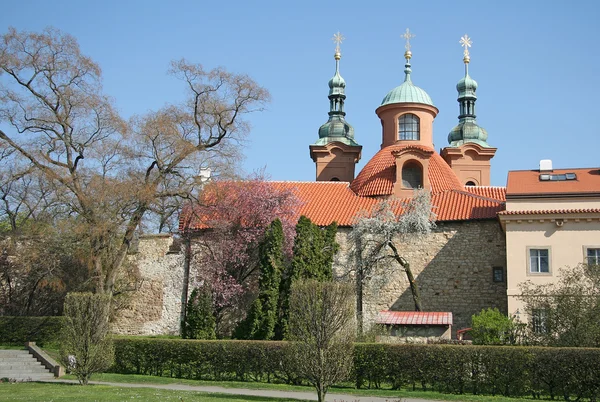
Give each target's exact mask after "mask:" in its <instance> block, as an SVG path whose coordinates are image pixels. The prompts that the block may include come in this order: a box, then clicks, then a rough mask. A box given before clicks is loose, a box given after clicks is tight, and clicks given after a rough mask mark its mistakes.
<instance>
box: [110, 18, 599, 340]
mask: <svg viewBox="0 0 600 402" xmlns="http://www.w3.org/2000/svg"><path fill="white" fill-rule="evenodd" d="M412 36H413V35H411V33H410V32H409V31H408V29H407V31H406V33H405V34H404V35H403V37H404V38H405V39H406V40H407V44H406V52H405V53H404V57H405V60H406V64H405V69H404V81H403V82H402V84H401V85H399V86H397V87H395V88H393V89H391V90H390V91H389V92H388V93H387V94H385V96H384V97H383V100H382V102H381V104H380V105H378V106H377V107H376V108H375V112H376V114H377V116H378V117H379V119H380V121H381V148H380V149H379V151H378V152H377V153H375V155H374V156H373V157H372V158H371V160H369V161H368V162H367V163H366V164H365V166H364V167H363V168H362V170H361V171H360V172H358V174H357V172H356V170H355V166H356V164H357V163H358V161H359V160H360V158H361V151H362V146H361V145H360V143H359V142H360V141H359V140H360V135H355V132H354V128H353V127H352V126H351V125H350V124H349V123H348V122H347V121H346V112H345V110H344V106H345V102H346V94H345V89H346V82H345V80H344V79H343V78H342V76H341V75H340V60H341V52H340V48H339V43H340V42H341V39H342V38H341V35H339V33H338V34H337V35H336V36H334V39H335V40H336V41H337V47H336V50H335V54H334V59H335V72H334V75H333V78H331V79H330V80H329V93H328V98H329V118H328V120H327V122H326V123H325V124H323V125H322V126H321V127H320V128H319V129H318V138H317V139H316V141H315V142H314V143H312V144H310V145H309V152H310V157H311V158H312V161H313V162H314V164H315V170H316V174H315V180H314V181H310V182H291V181H290V182H286V181H284V182H272V184H273V186H275V187H276V188H282V189H283V188H285V189H290V188H292V189H294V191H295V192H296V194H297V196H298V197H299V198H300V200H301V201H302V206H301V207H300V211H299V213H300V214H302V215H305V216H307V217H308V218H310V219H311V220H312V221H313V222H314V223H316V224H317V225H321V226H325V225H329V224H331V223H332V222H337V223H338V225H339V230H338V234H337V238H336V240H337V241H338V243H339V244H340V250H339V252H338V253H337V255H336V257H335V261H334V274H335V275H336V276H337V277H339V278H342V280H344V278H346V280H351V279H352V278H353V277H354V275H355V273H356V261H355V260H354V258H353V257H352V253H351V248H352V246H353V245H352V244H351V241H350V240H349V234H350V232H351V230H352V225H353V223H354V221H355V219H356V217H357V216H358V215H359V214H360V213H361V212H362V211H368V210H370V209H372V208H373V207H374V206H375V205H376V204H378V203H379V202H381V201H382V200H384V199H390V200H400V202H402V201H407V200H408V199H410V198H411V197H412V195H413V192H414V190H415V189H419V188H422V189H425V190H428V191H429V192H430V194H431V202H432V206H433V213H434V214H435V215H436V225H437V227H436V229H435V230H434V231H433V232H432V233H431V234H430V235H428V236H427V238H425V239H420V240H419V241H418V242H408V243H406V244H400V245H399V251H400V253H401V255H402V256H404V257H405V258H406V260H408V261H410V262H411V268H412V270H413V273H414V275H415V276H416V280H417V283H418V286H419V289H420V292H421V298H422V301H423V307H424V310H425V314H422V315H418V314H416V313H412V314H410V313H409V314H408V321H407V314H405V313H408V312H410V311H412V310H414V304H413V300H412V294H411V291H410V287H409V283H408V280H407V279H406V274H405V272H404V271H403V269H402V268H401V267H400V265H398V264H397V263H395V262H390V263H389V264H387V265H386V264H380V266H379V265H378V267H377V269H376V270H375V271H374V272H373V273H372V274H371V275H370V276H369V277H368V278H367V280H366V283H365V284H364V287H363V319H364V322H365V325H366V326H368V325H369V324H372V323H376V322H377V323H382V324H394V323H400V322H404V323H406V322H408V323H413V324H416V325H424V324H427V325H429V324H436V323H438V324H440V323H442V322H441V321H439V322H437V321H436V320H438V319H441V320H442V321H443V324H444V325H447V326H451V327H452V329H451V333H452V335H453V336H454V335H456V331H457V330H460V329H463V328H466V327H469V326H470V325H471V316H472V315H473V314H477V313H479V312H480V311H481V310H482V309H485V308H488V307H492V308H498V309H499V310H500V311H501V312H503V313H504V314H508V315H515V316H517V317H521V319H523V320H528V319H529V318H528V317H526V316H525V314H523V313H524V311H523V304H522V302H521V301H520V300H519V284H520V283H522V282H524V281H527V280H532V281H533V282H534V283H549V282H552V281H556V280H557V278H558V272H559V268H561V267H564V266H568V265H570V266H574V265H576V264H578V263H581V262H589V263H594V264H596V263H600V170H599V169H598V168H593V169H567V170H553V169H552V166H551V163H550V164H549V163H547V162H549V161H547V162H546V163H542V164H541V165H540V170H530V171H518V172H509V176H508V183H507V187H493V186H490V169H491V161H492V159H493V157H494V155H495V153H496V148H494V147H493V146H491V145H490V144H489V143H488V133H487V132H486V130H485V129H484V128H482V127H480V126H479V125H478V123H477V120H476V108H475V106H476V102H477V95H476V91H477V85H478V84H477V82H476V81H475V80H474V79H473V78H471V76H470V74H469V64H470V61H471V60H470V55H469V47H470V46H471V40H470V38H469V37H468V36H467V35H465V36H463V37H462V38H461V41H460V43H461V44H462V46H463V47H464V53H463V56H464V57H463V62H464V66H465V74H464V77H462V78H460V80H459V81H458V84H457V85H456V89H457V92H458V98H457V100H458V104H459V107H458V122H457V125H456V126H455V127H454V128H452V129H450V130H449V134H448V144H447V146H445V147H444V148H442V149H441V150H439V152H438V151H437V150H436V149H435V148H434V145H433V122H434V120H435V118H436V116H437V114H438V109H437V107H436V106H435V104H434V103H433V101H432V99H431V97H430V96H429V95H428V94H427V92H426V91H425V90H423V89H422V88H420V87H418V86H417V85H415V84H414V83H413V79H412V66H411V60H412V52H411V49H410V38H411V37H412ZM491 140H492V141H491V142H492V143H493V133H492V138H491ZM532 162H533V161H532ZM197 225H198V222H197V221H195V219H194V217H193V216H186V214H185V213H183V214H182V216H181V217H180V231H181V232H182V233H189V232H192V231H194V230H195V229H198V227H197ZM172 242H173V239H172V238H170V237H169V236H162V237H161V236H159V237H154V238H151V239H150V238H149V239H148V241H147V244H146V245H145V246H144V245H142V243H140V247H141V248H142V247H147V248H148V253H149V254H148V255H149V256H151V257H144V256H142V257H141V260H140V262H141V263H140V270H141V274H142V276H144V277H147V278H148V281H147V283H146V285H145V286H147V287H148V286H150V287H153V289H154V291H153V292H150V293H149V294H155V293H156V292H158V293H161V295H160V298H157V297H156V296H149V297H148V298H147V300H146V301H144V300H145V299H144V298H143V297H140V298H139V303H138V304H139V309H140V311H148V306H149V305H151V304H152V305H153V304H156V306H155V309H154V310H153V311H154V313H153V314H154V315H153V317H154V318H152V319H141V318H140V317H141V316H140V314H138V313H136V312H135V311H134V310H135V308H133V310H132V311H131V312H130V314H129V315H130V317H131V319H130V320H129V321H127V320H123V321H122V325H121V326H120V328H117V331H118V332H121V333H130V334H135V333H137V334H148V333H169V332H171V333H173V332H177V331H178V325H179V318H180V317H179V312H180V311H182V308H183V303H184V302H185V300H186V297H185V296H186V295H187V294H188V289H187V288H188V287H189V285H188V283H187V282H186V281H185V275H184V272H188V273H189V271H190V269H192V270H193V267H189V266H187V267H186V261H188V260H187V259H186V258H185V255H183V254H185V253H186V252H188V251H186V250H182V252H181V253H180V254H179V255H173V254H172V253H171V254H169V253H168V250H169V246H170V245H171V244H172ZM151 243H152V244H151ZM160 250H163V251H160ZM148 258H149V259H148ZM161 258H162V260H161ZM160 261H162V262H160ZM188 264H189V262H188ZM161 266H162V267H163V268H161ZM165 267H167V268H165ZM186 270H187V271H186ZM165 273H167V275H166V276H165ZM161 289H162V292H161V291H160V290H161ZM440 317H442V318H440ZM136 320H138V321H137V322H136ZM402 320H404V321H402ZM411 320H412V321H411ZM449 335H450V330H449V331H448V336H449Z"/></svg>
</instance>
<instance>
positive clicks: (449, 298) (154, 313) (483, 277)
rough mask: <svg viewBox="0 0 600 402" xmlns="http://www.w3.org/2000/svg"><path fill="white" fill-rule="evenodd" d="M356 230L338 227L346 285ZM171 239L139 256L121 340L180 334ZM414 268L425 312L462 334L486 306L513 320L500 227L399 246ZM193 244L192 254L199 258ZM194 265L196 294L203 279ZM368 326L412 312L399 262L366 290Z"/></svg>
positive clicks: (178, 273) (443, 227)
mask: <svg viewBox="0 0 600 402" xmlns="http://www.w3.org/2000/svg"><path fill="white" fill-rule="evenodd" d="M350 230H351V229H350V228H340V229H339V231H338V235H337V241H338V243H340V246H341V247H340V251H339V252H338V254H337V255H336V259H335V262H334V272H335V274H336V276H337V277H339V278H341V280H353V273H354V266H355V261H354V259H353V258H352V256H351V252H350V251H351V247H352V245H351V244H349V241H348V234H349V232H350ZM172 244H173V238H172V237H171V236H169V235H155V236H145V237H142V238H141V239H140V243H139V247H138V253H137V254H135V255H133V256H132V258H134V259H135V261H136V262H137V265H138V269H139V273H140V276H141V278H142V282H141V286H140V289H139V290H138V291H137V292H133V294H131V296H130V305H129V306H128V307H127V308H126V309H123V310H121V311H120V312H119V316H118V318H117V320H116V321H115V323H114V325H113V331H114V332H115V333H118V334H132V335H133V334H135V335H153V334H177V333H179V324H180V323H179V320H180V313H181V295H182V291H183V274H184V259H185V258H184V251H183V250H179V251H178V252H177V253H169V250H170V248H171V246H172ZM398 245H399V251H400V252H401V255H403V256H404V257H405V258H406V259H407V260H408V261H409V262H410V264H411V268H412V270H413V273H414V274H415V276H416V279H417V283H418V285H419V288H420V290H421V298H422V302H423V306H424V309H425V311H450V312H452V313H453V321H454V323H453V326H452V332H453V336H454V334H455V333H456V330H458V329H461V328H465V327H469V326H470V325H471V316H472V315H473V314H476V313H479V312H480V311H481V310H482V309H484V308H487V307H497V308H498V309H499V310H500V311H501V312H503V313H505V314H506V313H507V297H506V244H505V236H504V233H503V231H502V229H501V227H500V224H499V223H498V221H496V220H483V221H466V222H449V223H440V224H439V225H438V228H437V229H436V230H435V231H434V232H433V233H432V234H431V235H429V236H428V237H427V238H425V239H421V240H420V241H418V242H416V243H408V244H398ZM196 247H197V246H196V245H194V244H193V243H192V248H193V249H194V255H196V256H197V254H198V251H199V250H196ZM195 265H196V264H194V263H193V261H192V264H191V267H190V291H191V288H192V286H193V283H194V280H195V278H196V276H197V272H196V270H195ZM493 267H502V268H503V269H504V281H503V282H494V281H493V276H492V271H493ZM363 300H364V307H363V310H364V319H365V321H364V322H365V326H366V327H368V326H369V325H370V324H372V323H373V322H374V321H375V319H376V317H377V313H378V312H379V311H381V310H396V311H402V310H404V311H411V310H414V304H413V300H412V294H411V292H410V289H409V286H408V281H407V279H406V274H405V272H404V271H403V270H402V268H401V267H400V266H399V264H397V263H396V262H395V261H391V260H388V261H387V262H386V263H380V264H379V265H378V266H377V267H376V269H375V270H374V271H373V272H372V275H370V276H369V277H368V278H367V280H366V283H365V286H364V296H363Z"/></svg>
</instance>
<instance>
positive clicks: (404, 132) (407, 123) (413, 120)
mask: <svg viewBox="0 0 600 402" xmlns="http://www.w3.org/2000/svg"><path fill="white" fill-rule="evenodd" d="M419 131H420V127H419V118H418V117H417V116H415V115H414V114H411V113H407V114H403V115H402V116H400V118H399V119H398V139H399V140H413V141H418V140H419V139H420V138H421V136H420V133H419Z"/></svg>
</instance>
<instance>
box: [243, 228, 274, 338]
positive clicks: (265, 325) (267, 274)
mask: <svg viewBox="0 0 600 402" xmlns="http://www.w3.org/2000/svg"><path fill="white" fill-rule="evenodd" d="M258 252H259V268H260V278H259V281H258V287H259V290H258V297H257V298H256V300H255V301H254V302H253V303H252V307H251V308H250V311H249V312H248V315H247V317H246V319H245V320H243V321H242V322H241V323H240V325H239V326H238V328H237V329H236V332H235V337H236V338H241V339H264V340H269V339H273V337H274V336H275V324H276V323H277V307H278V304H279V303H278V302H279V285H280V281H281V274H282V271H283V261H284V259H283V226H282V224H281V221H280V220H279V219H275V220H274V221H273V222H272V223H271V225H270V226H269V228H268V229H267V231H266V233H265V237H264V239H263V240H262V241H261V243H260V245H259V248H258Z"/></svg>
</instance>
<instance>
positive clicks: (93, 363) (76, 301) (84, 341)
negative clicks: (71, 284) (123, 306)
mask: <svg viewBox="0 0 600 402" xmlns="http://www.w3.org/2000/svg"><path fill="white" fill-rule="evenodd" d="M110 303H111V296H110V295H108V294H93V293H69V294H68V295H67V297H66V298H65V306H64V312H65V316H64V325H63V328H62V336H61V340H60V358H61V361H62V364H63V365H64V366H65V367H67V368H68V370H70V371H71V373H73V374H75V375H76V376H77V379H78V380H79V383H80V384H82V385H87V383H88V381H89V378H90V376H91V375H92V374H94V373H99V372H102V371H104V370H106V369H107V368H109V367H110V366H111V364H112V361H113V346H112V341H111V339H110V338H109V337H108V328H109V325H108V315H109V312H110ZM71 357H74V361H75V363H74V364H73V361H72V360H71Z"/></svg>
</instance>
